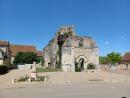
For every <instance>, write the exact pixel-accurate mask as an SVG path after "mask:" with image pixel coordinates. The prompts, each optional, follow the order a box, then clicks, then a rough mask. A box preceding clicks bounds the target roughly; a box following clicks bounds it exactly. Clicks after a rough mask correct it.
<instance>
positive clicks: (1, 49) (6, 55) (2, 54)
mask: <svg viewBox="0 0 130 98" xmlns="http://www.w3.org/2000/svg"><path fill="white" fill-rule="evenodd" d="M8 63H10V47H9V42H8V41H0V65H3V64H8Z"/></svg>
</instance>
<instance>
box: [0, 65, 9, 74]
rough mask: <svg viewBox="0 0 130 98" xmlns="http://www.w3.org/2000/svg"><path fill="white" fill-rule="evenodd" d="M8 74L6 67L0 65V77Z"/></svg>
mask: <svg viewBox="0 0 130 98" xmlns="http://www.w3.org/2000/svg"><path fill="white" fill-rule="evenodd" d="M7 72H8V67H7V66H6V65H0V75H2V74H5V73H7Z"/></svg>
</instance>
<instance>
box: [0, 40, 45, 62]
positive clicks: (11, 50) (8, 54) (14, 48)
mask: <svg viewBox="0 0 130 98" xmlns="http://www.w3.org/2000/svg"><path fill="white" fill-rule="evenodd" d="M18 52H33V53H36V54H37V56H38V57H43V52H42V51H37V50H36V47H35V46H32V45H14V44H10V43H9V42H8V41H0V65H3V64H13V61H14V58H15V56H16V55H17V53H18Z"/></svg>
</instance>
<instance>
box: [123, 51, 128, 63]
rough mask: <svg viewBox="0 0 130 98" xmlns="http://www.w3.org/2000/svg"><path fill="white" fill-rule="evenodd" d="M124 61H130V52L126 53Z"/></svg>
mask: <svg viewBox="0 0 130 98" xmlns="http://www.w3.org/2000/svg"><path fill="white" fill-rule="evenodd" d="M122 60H125V61H128V60H130V52H126V53H125V54H124V56H123V58H122Z"/></svg>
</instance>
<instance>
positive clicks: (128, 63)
mask: <svg viewBox="0 0 130 98" xmlns="http://www.w3.org/2000/svg"><path fill="white" fill-rule="evenodd" d="M120 64H123V65H124V66H125V67H126V68H127V69H130V52H126V53H125V54H124V55H123V57H122V59H121V61H120Z"/></svg>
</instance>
